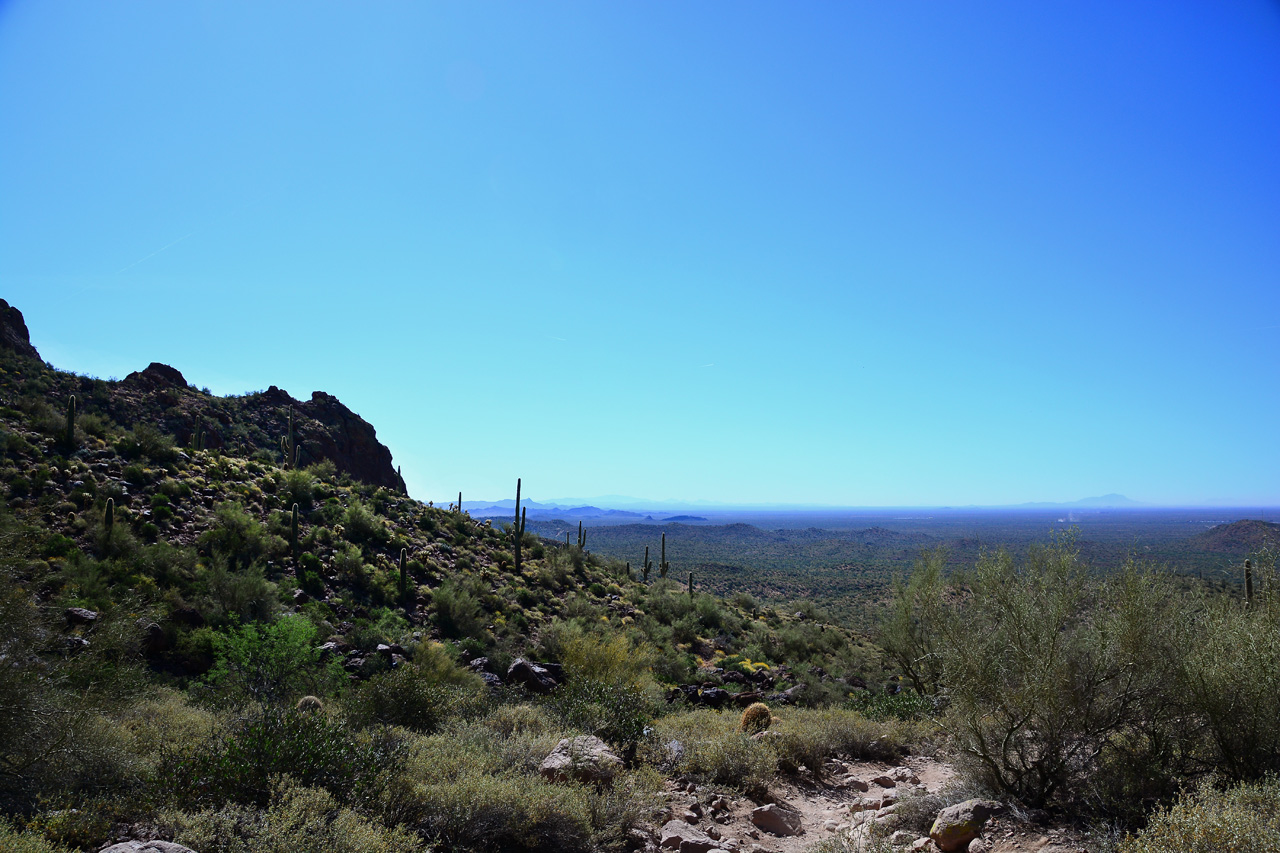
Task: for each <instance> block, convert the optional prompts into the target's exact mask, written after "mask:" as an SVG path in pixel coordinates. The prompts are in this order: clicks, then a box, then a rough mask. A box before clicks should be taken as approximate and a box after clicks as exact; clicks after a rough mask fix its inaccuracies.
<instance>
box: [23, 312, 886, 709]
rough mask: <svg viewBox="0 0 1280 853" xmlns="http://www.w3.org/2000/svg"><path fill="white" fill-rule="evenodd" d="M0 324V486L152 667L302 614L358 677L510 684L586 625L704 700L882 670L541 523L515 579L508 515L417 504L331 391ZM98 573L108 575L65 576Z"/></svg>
mask: <svg viewBox="0 0 1280 853" xmlns="http://www.w3.org/2000/svg"><path fill="white" fill-rule="evenodd" d="M0 315H2V316H3V320H4V326H3V328H2V329H0V341H3V343H4V348H3V349H0V389H2V390H3V392H4V395H5V403H6V405H5V406H4V407H2V408H0V429H2V430H3V432H2V433H0V441H2V442H3V444H2V445H0V449H2V450H3V456H2V457H0V460H2V461H0V481H2V482H3V484H4V487H5V489H6V490H7V504H8V507H9V509H10V510H11V511H12V512H13V513H14V514H15V515H16V517H17V518H18V519H19V520H21V521H24V522H25V523H27V524H28V525H30V526H31V528H32V530H33V531H34V535H35V536H36V537H37V538H38V539H40V540H41V542H40V544H39V545H38V551H39V552H40V556H42V557H43V558H44V560H45V561H46V569H45V572H47V573H49V575H50V577H49V579H48V580H47V581H46V583H47V584H48V585H49V587H50V588H49V589H47V590H46V593H45V595H46V598H47V599H48V600H49V601H61V602H64V603H66V604H67V605H68V606H75V607H83V608H85V609H88V610H93V611H95V612H96V611H98V610H110V609H112V608H116V607H120V606H121V604H122V602H123V601H124V600H126V599H130V600H132V603H133V605H134V606H140V607H141V608H142V609H143V610H144V611H145V612H146V613H147V614H149V615H148V617H147V619H148V620H149V622H148V624H147V626H145V630H144V636H143V637H142V649H143V651H144V652H145V654H146V657H147V660H148V661H149V664H150V666H151V667H152V668H153V669H155V670H156V671H158V672H165V673H169V674H171V675H173V676H176V677H178V678H190V677H196V676H200V675H203V674H204V673H205V672H206V671H207V670H208V669H209V667H210V666H211V665H212V664H213V660H214V655H213V649H212V645H211V643H212V636H213V634H215V633H216V631H217V630H220V629H222V628H224V627H225V626H227V625H229V624H233V623H234V622H236V621H241V620H252V619H262V618H270V617H271V616H272V615H273V614H275V613H278V612H282V611H283V612H295V613H300V614H305V615H307V616H308V618H309V619H311V620H312V622H313V623H314V624H315V625H316V626H317V628H318V629H319V634H320V636H319V639H320V640H321V641H323V643H324V645H325V647H326V649H328V650H329V651H330V652H331V653H333V654H337V655H341V657H342V660H343V665H344V666H345V667H346V668H347V670H348V671H349V672H351V673H353V674H354V675H356V676H359V677H365V676H367V675H369V674H370V673H373V672H376V671H378V670H379V668H380V667H382V666H383V665H385V664H390V663H393V662H394V661H393V659H392V658H391V655H392V654H398V653H400V652H402V651H403V650H404V646H402V645H400V644H401V643H402V642H404V643H406V644H407V639H406V638H409V637H410V636H412V637H418V638H426V639H437V640H444V641H449V642H451V643H454V644H456V646H457V648H458V649H459V653H460V654H461V655H463V656H464V657H465V658H466V659H473V658H474V659H480V660H481V661H482V662H481V663H477V664H476V665H475V667H476V669H478V670H482V671H486V672H487V675H486V677H488V678H490V679H491V681H493V682H494V683H499V682H501V681H502V680H504V679H506V678H507V675H508V670H509V668H510V666H511V664H512V663H513V662H514V661H516V660H517V659H519V658H521V657H522V656H525V657H527V656H529V655H537V656H542V657H554V648H552V647H551V646H552V645H553V644H549V643H548V642H546V640H545V636H544V635H545V633H546V629H547V627H548V626H550V625H552V624H553V623H556V622H557V621H565V620H572V619H575V618H577V619H580V620H581V619H587V620H592V621H601V620H603V622H604V623H605V624H611V625H614V626H616V627H618V628H619V629H623V630H629V631H631V632H633V633H634V634H635V635H636V636H637V637H641V636H642V637H644V638H645V639H646V640H647V641H650V642H651V643H652V644H653V647H654V648H655V649H656V650H657V652H658V654H659V659H658V660H657V661H656V662H655V663H656V668H655V671H656V672H657V673H658V675H659V679H660V680H663V681H666V682H667V683H668V684H670V685H671V686H672V687H673V688H681V690H680V691H677V694H678V695H679V696H681V697H685V698H687V699H688V700H689V701H693V702H703V703H707V704H713V705H719V704H725V703H730V702H733V701H737V702H739V703H746V702H749V701H751V700H752V699H755V698H759V697H761V696H763V695H769V694H782V695H783V697H784V701H788V700H793V699H799V698H800V695H799V694H800V691H803V690H808V691H810V692H811V693H812V694H813V695H814V696H815V697H819V696H828V695H843V694H847V693H849V692H850V691H852V690H854V689H855V688H854V687H851V686H850V681H852V683H853V684H865V683H866V680H867V679H870V680H872V681H873V682H874V681H875V680H876V679H877V678H879V670H878V667H877V658H876V654H875V652H874V650H873V649H872V647H871V646H870V644H869V643H868V642H867V641H866V640H865V639H863V638H860V637H858V636H856V635H854V634H853V633H851V632H849V631H847V630H843V629H839V628H837V627H835V626H832V625H827V624H823V623H822V622H821V621H820V620H814V619H813V618H812V617H811V616H809V615H805V614H795V615H785V614H779V613H775V612H773V611H772V610H770V609H768V608H767V607H762V606H760V605H759V604H758V603H757V602H755V601H753V600H750V599H749V597H748V598H747V599H744V600H743V601H741V602H739V603H738V604H732V603H728V602H724V601H721V600H718V599H715V598H713V597H711V596H695V595H690V594H688V591H687V590H685V589H684V588H683V586H682V585H680V584H677V583H675V582H673V581H666V582H663V583H655V584H644V583H640V582H638V581H637V580H636V579H635V578H632V577H629V576H628V574H627V571H626V567H625V564H624V563H622V562H618V561H607V560H602V559H600V558H598V557H596V556H595V555H592V554H590V553H589V551H587V550H584V549H582V548H579V547H577V546H576V545H572V544H565V543H561V542H553V541H544V540H541V539H540V538H538V537H537V536H536V535H533V534H532V533H529V534H526V535H525V536H524V538H523V540H522V559H521V563H520V565H519V567H518V569H517V567H516V565H515V550H516V549H515V542H514V539H513V537H512V534H511V533H510V531H509V529H507V530H503V529H500V528H501V527H504V526H505V525H502V524H501V523H499V522H496V521H492V520H478V519H473V518H472V517H471V516H470V515H469V514H467V513H460V512H457V511H456V510H455V509H453V508H442V507H434V506H430V505H424V504H422V503H419V502H417V501H413V500H411V499H409V498H408V497H407V496H406V495H405V494H404V488H403V480H402V479H401V477H400V475H399V473H398V472H397V471H396V470H395V469H394V468H393V467H392V461H391V454H390V452H389V451H388V450H387V448H386V447H385V446H383V445H382V444H380V443H379V442H378V441H377V438H376V434H375V432H374V429H373V427H372V426H370V425H369V424H368V423H366V422H365V421H364V420H362V419H361V418H360V417H359V416H357V415H355V414H354V413H352V412H351V411H350V410H349V409H347V408H346V407H345V406H343V405H342V404H341V403H340V402H339V401H338V400H337V398H335V397H333V396H331V395H329V394H326V393H323V392H316V393H315V394H314V395H312V398H311V400H310V401H298V400H294V399H293V398H291V397H290V396H289V395H287V394H285V393H284V392H283V391H280V390H279V389H278V388H276V387H274V386H272V387H271V388H269V389H268V390H267V391H264V392H259V393H254V394H248V395H245V396H243V397H216V396H212V395H210V394H207V393H204V392H202V391H199V390H197V389H195V388H193V387H191V386H190V385H189V384H188V383H187V382H186V381H185V380H184V378H183V377H182V374H181V373H180V372H179V371H177V370H176V369H174V368H172V367H169V366H166V365H161V364H151V365H150V366H148V367H147V368H146V369H144V370H141V371H138V372H136V373H131V374H129V375H128V376H127V377H126V378H125V379H123V380H122V381H119V382H107V381H103V380H99V379H93V378H89V377H84V376H77V375H74V374H71V373H66V372H62V371H58V370H55V369H53V368H51V367H49V366H48V365H45V364H43V363H41V362H40V361H39V359H38V356H37V355H36V354H35V350H34V349H33V348H31V346H30V342H29V339H28V335H27V329H26V325H25V323H24V322H23V318H22V315H21V313H20V312H19V311H18V310H17V309H15V308H13V307H11V306H9V305H8V304H7V303H6V304H5V305H4V306H3V310H2V311H0ZM73 396H74V398H75V415H74V426H73V431H72V434H71V435H70V436H69V437H68V435H67V414H68V408H69V406H70V405H71V399H72V397H73ZM291 418H292V433H291V431H290V419H291ZM290 435H292V440H293V443H294V446H295V447H296V451H295V453H296V457H294V458H288V459H286V457H287V456H289V454H288V452H287V448H288V446H289V442H290ZM108 506H110V510H108ZM295 508H296V520H295ZM108 518H111V523H110V524H108V521H107V519H108ZM86 573H88V574H94V575H97V576H102V580H103V582H102V583H84V582H80V581H79V580H77V579H73V578H79V577H80V576H82V575H84V574H86ZM379 647H382V649H383V654H384V656H385V658H386V659H385V660H383V659H380V658H378V657H377V654H378V649H379ZM392 650H396V651H394V652H393V651H392ZM784 652H785V653H784ZM726 661H727V662H728V664H729V666H728V668H726V666H725V663H726ZM742 661H747V662H748V663H749V664H750V665H746V666H744V665H742V663H741V662H742ZM548 663H554V661H548ZM811 668H812V669H811ZM793 671H794V672H793ZM801 673H803V674H804V677H803V678H802V677H801ZM522 678H523V676H522ZM842 678H844V679H848V680H841V679H842ZM525 680H527V679H525ZM677 694H673V696H674V695H677ZM731 694H732V695H731ZM737 694H741V696H740V697H739V696H738V695H737Z"/></svg>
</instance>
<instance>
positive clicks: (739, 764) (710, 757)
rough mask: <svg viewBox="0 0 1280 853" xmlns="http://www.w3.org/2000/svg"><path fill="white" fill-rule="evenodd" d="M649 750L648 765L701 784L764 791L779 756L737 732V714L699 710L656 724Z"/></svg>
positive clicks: (662, 720) (759, 742)
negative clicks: (659, 767)
mask: <svg viewBox="0 0 1280 853" xmlns="http://www.w3.org/2000/svg"><path fill="white" fill-rule="evenodd" d="M653 730H654V731H653V734H652V736H651V737H650V738H649V740H648V741H647V742H646V743H645V745H644V751H645V754H646V758H647V760H648V763H650V764H654V765H659V766H665V767H667V768H669V769H670V770H672V771H673V772H674V773H677V774H679V775H681V776H686V777H688V778H691V779H694V780H697V781H699V782H708V783H714V784H717V785H726V786H729V787H732V788H737V789H739V790H742V791H746V792H748V793H758V792H761V791H764V790H765V789H766V788H767V787H768V784H769V781H770V780H771V779H772V778H773V776H774V774H775V773H776V772H777V765H778V759H777V755H776V753H775V752H774V751H773V750H772V749H771V748H770V747H769V746H767V745H766V744H765V743H763V742H761V741H756V740H752V739H751V738H750V737H748V736H747V735H745V734H743V733H742V732H740V731H738V715H737V714H736V713H723V714H722V713H720V712H718V711H712V710H709V709H706V708H699V709H697V710H694V711H686V712H684V713H678V714H669V715H667V716H665V717H661V718H659V719H657V720H655V721H654V722H653Z"/></svg>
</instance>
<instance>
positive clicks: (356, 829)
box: [160, 780, 421, 853]
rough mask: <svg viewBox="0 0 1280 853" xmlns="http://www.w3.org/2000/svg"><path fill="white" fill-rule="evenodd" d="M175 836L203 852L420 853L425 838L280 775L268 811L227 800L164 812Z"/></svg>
mask: <svg viewBox="0 0 1280 853" xmlns="http://www.w3.org/2000/svg"><path fill="white" fill-rule="evenodd" d="M160 820H161V823H163V824H164V825H165V826H166V827H167V828H168V829H169V830H170V831H172V832H173V835H174V838H175V840H177V841H178V842H179V843H181V844H184V845H187V846H189V847H191V848H192V849H194V850H199V851H200V853H295V851H299V850H323V851H325V853H417V851H419V850H420V849H421V842H420V841H419V839H417V838H416V837H415V836H413V835H412V834H411V833H409V832H408V831H406V830H405V829H403V828H401V827H396V828H395V829H388V828H386V827H384V826H381V825H379V824H377V823H375V822H374V821H371V820H369V819H368V818H366V817H363V816H361V815H360V814H358V813H357V812H355V811H352V810H351V809H348V808H345V807H343V806H341V805H340V804H339V803H338V802H336V801H335V800H334V798H333V797H332V796H331V795H330V794H329V793H328V792H327V791H324V790H321V789H317V788H306V787H301V786H298V785H296V784H293V783H291V782H288V781H287V780H280V781H279V782H278V783H277V784H276V785H275V786H274V788H273V790H272V791H271V796H270V804H269V805H268V807H267V808H266V810H265V811H260V810H259V809H257V808H253V807H245V806H240V805H235V804H229V805H225V806H222V807H221V808H216V809H206V810H204V811H199V812H196V813H194V814H186V813H183V812H178V811H169V812H166V813H164V814H162V815H161V818H160Z"/></svg>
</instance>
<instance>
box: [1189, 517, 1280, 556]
mask: <svg viewBox="0 0 1280 853" xmlns="http://www.w3.org/2000/svg"><path fill="white" fill-rule="evenodd" d="M1187 547H1188V548H1194V549H1195V550H1197V551H1207V552H1209V553H1213V554H1231V555H1234V556H1238V557H1245V556H1248V555H1249V554H1252V553H1254V552H1255V551H1260V550H1261V549H1263V548H1270V549H1271V550H1273V551H1276V550H1280V524H1276V523H1275V522H1271V521H1259V520H1257V519H1242V520H1240V521H1233V522H1231V523H1230V524H1219V525H1217V526H1215V527H1211V528H1210V529H1208V530H1206V531H1205V532H1204V533H1201V534H1199V535H1197V536H1193V537H1192V538H1191V539H1189V540H1188V541H1187Z"/></svg>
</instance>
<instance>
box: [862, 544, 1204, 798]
mask: <svg viewBox="0 0 1280 853" xmlns="http://www.w3.org/2000/svg"><path fill="white" fill-rule="evenodd" d="M922 570H923V572H924V574H923V577H922V578H913V581H912V582H911V583H909V584H907V585H906V586H905V587H904V586H900V587H899V590H898V594H899V599H898V601H897V602H896V603H895V605H894V607H893V612H894V614H896V615H895V616H893V617H891V620H890V625H891V627H890V628H888V629H887V630H886V634H885V640H886V642H887V644H888V646H889V647H890V650H891V651H892V652H893V654H894V656H895V657H896V658H897V659H898V661H899V664H900V665H901V666H902V667H903V668H904V670H905V671H907V672H908V674H909V676H910V677H912V679H913V680H915V681H916V682H917V683H919V684H920V685H921V686H922V687H923V688H924V689H926V690H929V689H933V687H934V686H935V684H934V679H935V678H937V679H940V683H941V684H943V685H945V686H946V687H947V688H948V696H949V698H950V700H951V705H950V708H949V710H948V714H947V722H946V725H947V726H948V728H949V729H950V730H951V731H952V732H953V734H954V735H955V739H956V744H957V746H958V748H959V750H960V752H961V754H962V756H967V757H968V758H969V759H971V760H969V761H966V762H965V763H964V766H965V768H966V769H967V771H968V772H972V773H975V774H976V782H978V783H979V784H981V785H983V786H985V787H988V788H990V789H992V790H995V791H999V792H1001V793H1003V794H1006V795H1011V796H1013V797H1016V798H1018V799H1020V800H1022V801H1023V802H1025V803H1027V804H1029V805H1033V806H1043V805H1046V804H1049V803H1051V802H1054V801H1056V800H1062V799H1067V798H1074V799H1077V800H1079V799H1081V798H1084V797H1089V798H1091V799H1092V800H1093V803H1092V806H1091V807H1093V808H1097V809H1100V810H1101V811H1103V812H1104V813H1115V810H1116V809H1117V808H1122V807H1123V803H1122V801H1123V799H1124V798H1123V797H1122V798H1119V799H1117V797H1116V796H1115V791H1116V789H1115V786H1116V785H1117V784H1120V787H1121V788H1123V790H1125V791H1128V792H1129V794H1130V795H1131V796H1130V797H1129V799H1131V800H1134V801H1138V800H1140V799H1141V798H1142V797H1144V796H1150V795H1158V794H1159V793H1160V792H1161V791H1163V790H1164V789H1165V788H1166V786H1167V785H1168V781H1169V779H1170V778H1171V777H1173V776H1175V775H1176V774H1177V773H1178V772H1179V771H1180V770H1181V769H1183V768H1184V767H1185V762H1186V761H1187V760H1188V755H1189V752H1188V749H1187V748H1186V746H1185V745H1184V744H1183V743H1182V742H1181V741H1180V736H1181V733H1180V731H1179V729H1178V728H1177V720H1178V719H1180V718H1184V717H1185V713H1183V712H1182V711H1181V709H1180V708H1179V704H1180V703H1179V700H1178V697H1177V696H1176V695H1174V693H1173V691H1172V690H1171V689H1170V688H1171V687H1172V685H1174V683H1175V681H1176V662H1177V661H1179V660H1181V659H1182V656H1183V655H1184V649H1185V643H1186V626H1187V625H1188V624H1189V623H1190V621H1191V620H1190V619H1189V617H1188V615H1187V614H1185V613H1183V612H1182V611H1181V610H1180V607H1181V604H1180V600H1179V599H1178V597H1177V596H1176V595H1173V594H1172V592H1171V591H1170V590H1169V589H1168V588H1167V581H1165V580H1164V579H1162V578H1159V577H1157V576H1156V575H1154V574H1151V573H1148V572H1144V571H1141V570H1140V569H1138V567H1136V566H1133V565H1130V566H1128V567H1126V569H1125V570H1124V571H1123V572H1122V573H1120V574H1119V575H1118V576H1116V577H1114V578H1110V579H1105V580H1104V579H1099V578H1097V577H1095V576H1093V575H1091V573H1090V572H1089V571H1088V570H1087V568H1086V567H1085V566H1084V565H1083V563H1082V562H1081V561H1080V559H1079V556H1078V553H1077V552H1076V550H1075V548H1074V543H1073V541H1072V540H1071V539H1070V538H1064V539H1062V540H1059V541H1057V542H1055V543H1053V544H1052V545H1051V546H1049V547H1034V548H1032V549H1031V550H1030V551H1029V552H1028V554H1027V557H1026V559H1025V561H1023V563H1022V564H1021V565H1019V564H1017V563H1016V562H1015V561H1014V559H1013V558H1012V557H1011V556H1010V555H1009V554H1008V553H1006V552H1004V551H1000V552H997V553H995V554H987V555H984V556H983V557H982V558H981V559H980V560H979V562H978V565H977V567H976V568H975V570H974V571H973V573H972V574H970V575H967V576H965V577H964V578H963V579H962V581H961V582H960V583H963V587H960V588H958V589H956V590H954V591H953V593H954V594H949V595H948V594H947V593H946V591H945V590H944V588H943V587H942V582H941V579H940V577H939V571H938V567H937V565H935V564H933V563H931V562H928V561H926V563H925V564H924V566H923V567H922ZM904 595H905V596H907V598H908V599H909V600H908V601H906V602H904V601H903V598H902V596H904ZM944 601H945V602H949V603H944ZM895 620H896V626H897V627H892V626H893V625H894V624H895ZM912 626H915V627H912ZM916 627H919V628H920V631H919V632H916V630H915V628H916ZM921 657H927V658H929V659H931V660H934V661H935V662H932V663H928V664H924V663H921V662H920V658H921ZM913 667H916V668H915V669H913ZM1104 767H1107V768H1111V769H1113V770H1115V771H1117V773H1119V774H1120V775H1117V773H1108V774H1105V775H1104V774H1102V773H1101V771H1102V769H1103V768H1104ZM1121 771H1122V772H1121ZM1100 783H1105V786H1112V788H1113V790H1112V791H1111V792H1108V791H1106V790H1104V787H1103V786H1100ZM1134 795H1136V796H1134Z"/></svg>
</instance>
